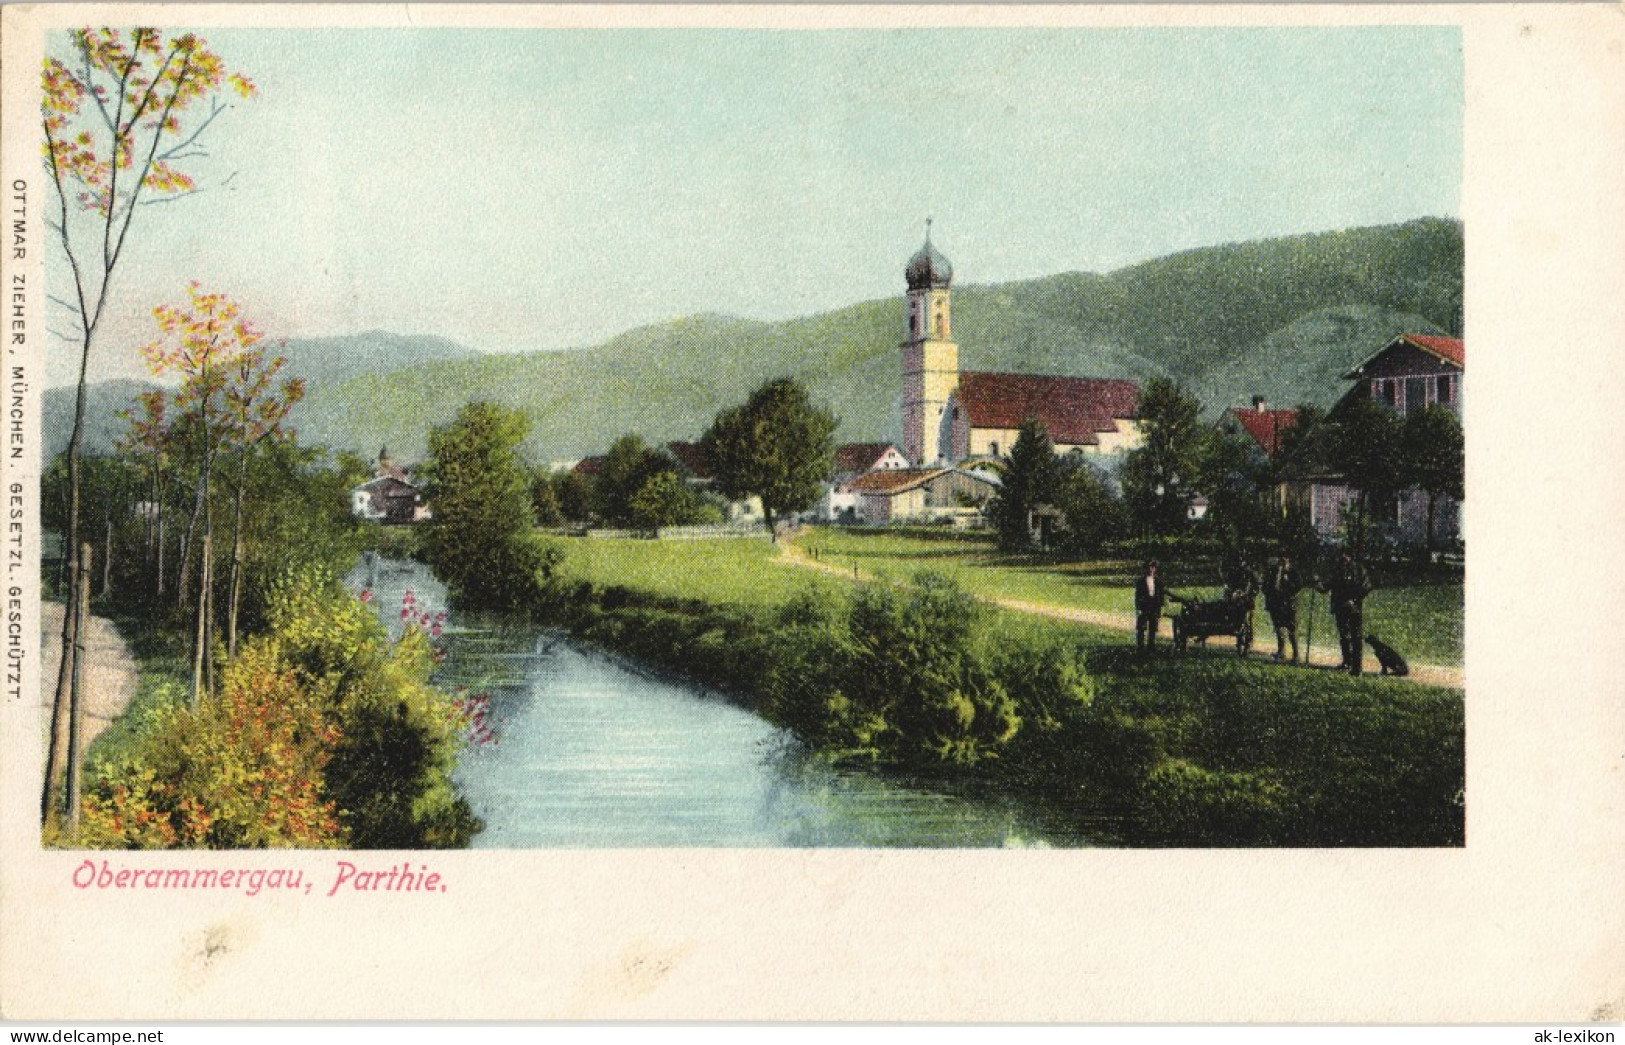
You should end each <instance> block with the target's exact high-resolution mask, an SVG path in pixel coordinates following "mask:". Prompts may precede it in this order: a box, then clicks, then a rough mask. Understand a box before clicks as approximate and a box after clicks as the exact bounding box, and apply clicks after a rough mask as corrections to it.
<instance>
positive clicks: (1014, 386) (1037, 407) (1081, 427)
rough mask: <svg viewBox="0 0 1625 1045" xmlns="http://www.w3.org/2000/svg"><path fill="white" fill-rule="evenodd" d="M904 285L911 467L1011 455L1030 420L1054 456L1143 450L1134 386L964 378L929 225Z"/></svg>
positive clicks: (948, 289) (943, 264)
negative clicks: (1046, 439) (1043, 434)
mask: <svg viewBox="0 0 1625 1045" xmlns="http://www.w3.org/2000/svg"><path fill="white" fill-rule="evenodd" d="M904 278H905V280H906V282H907V284H908V338H907V340H905V341H904V342H903V344H902V350H903V455H904V456H905V457H906V458H908V460H909V462H910V463H911V464H912V465H914V466H915V467H917V468H921V467H928V466H938V467H940V466H943V465H946V464H953V463H959V462H964V461H975V460H982V459H996V458H999V457H1001V456H1004V455H1007V454H1008V453H1009V452H1010V448H1011V447H1012V446H1013V445H1015V441H1016V438H1017V437H1018V435H1019V434H1020V428H1021V425H1022V422H1023V421H1025V420H1026V419H1027V418H1029V417H1032V418H1036V419H1037V420H1039V421H1040V422H1042V423H1043V425H1044V427H1045V429H1046V431H1047V432H1048V433H1049V437H1050V439H1051V441H1052V442H1053V443H1054V444H1055V451H1056V453H1062V454H1064V453H1069V452H1071V451H1073V450H1076V451H1079V452H1081V453H1086V454H1103V455H1104V454H1115V453H1119V452H1122V451H1126V450H1132V449H1133V448H1134V447H1136V446H1138V445H1140V443H1141V441H1142V438H1143V434H1142V432H1141V429H1140V425H1139V420H1138V404H1139V397H1140V388H1139V385H1138V384H1137V383H1135V382H1133V381H1124V380H1117V379H1106V378H1087V377H1049V376H1041V375H1034V374H999V373H986V372H980V371H973V370H966V371H962V370H960V369H959V346H958V345H957V344H955V343H954V340H953V323H952V311H951V310H952V283H953V266H952V265H950V264H949V262H948V259H947V258H945V257H943V256H942V254H941V253H940V252H939V251H937V249H936V248H935V247H933V246H932V245H931V233H930V223H929V222H927V223H926V237H925V245H924V246H923V247H921V248H920V249H919V251H918V252H916V253H915V255H914V256H913V257H912V258H910V259H909V262H908V265H907V267H906V268H905V269H904Z"/></svg>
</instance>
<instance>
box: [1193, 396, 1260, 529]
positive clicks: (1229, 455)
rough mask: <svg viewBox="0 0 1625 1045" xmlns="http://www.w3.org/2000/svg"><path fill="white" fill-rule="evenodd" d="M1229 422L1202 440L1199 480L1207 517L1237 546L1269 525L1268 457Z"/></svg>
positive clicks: (1237, 426) (1232, 422) (1249, 438)
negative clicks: (1267, 508)
mask: <svg viewBox="0 0 1625 1045" xmlns="http://www.w3.org/2000/svg"><path fill="white" fill-rule="evenodd" d="M1229 424H1230V425H1235V427H1234V428H1230V427H1226V428H1222V429H1220V430H1218V431H1215V432H1213V433H1211V434H1210V435H1209V436H1208V438H1207V439H1205V440H1204V441H1203V447H1202V457H1201V460H1200V462H1199V469H1200V471H1199V472H1198V476H1199V478H1198V482H1199V484H1200V486H1201V489H1202V492H1203V493H1204V494H1205V495H1206V496H1207V500H1208V515H1207V517H1208V519H1209V521H1210V522H1211V524H1212V525H1213V526H1215V527H1217V528H1219V529H1220V530H1222V531H1224V533H1225V534H1226V536H1227V537H1228V538H1229V540H1230V541H1231V542H1232V544H1234V545H1235V546H1236V547H1241V546H1242V545H1244V544H1245V543H1246V542H1247V540H1248V539H1249V538H1252V537H1255V536H1258V535H1260V534H1262V533H1263V532H1264V531H1265V529H1266V528H1267V527H1268V524H1269V518H1268V514H1267V511H1266V508H1265V495H1266V494H1267V492H1268V491H1269V488H1270V466H1269V460H1268V459H1267V458H1266V457H1265V456H1264V453H1263V451H1262V450H1260V449H1259V448H1258V444H1257V443H1255V442H1253V440H1252V439H1251V437H1249V436H1248V435H1246V434H1245V433H1243V432H1241V431H1239V430H1238V429H1239V427H1240V426H1239V425H1236V423H1235V422H1234V421H1233V420H1232V421H1230V422H1229Z"/></svg>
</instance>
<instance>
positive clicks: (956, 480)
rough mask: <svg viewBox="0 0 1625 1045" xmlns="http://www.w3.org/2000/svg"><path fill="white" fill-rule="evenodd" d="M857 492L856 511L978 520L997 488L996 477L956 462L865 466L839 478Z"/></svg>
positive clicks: (877, 516)
mask: <svg viewBox="0 0 1625 1045" xmlns="http://www.w3.org/2000/svg"><path fill="white" fill-rule="evenodd" d="M844 489H845V490H846V491H847V492H848V493H849V494H851V495H852V496H854V497H856V498H857V501H858V503H857V517H858V519H859V520H860V521H862V522H865V523H869V524H871V525H881V524H885V523H893V522H939V521H943V520H958V521H964V522H978V521H980V520H981V517H982V510H983V508H984V507H985V506H986V504H987V502H988V501H989V500H991V499H992V498H993V496H994V495H995V494H997V493H998V489H999V484H998V481H997V480H996V479H993V478H992V477H990V476H988V475H987V474H985V473H982V472H971V471H965V470H963V469H959V468H898V469H883V470H880V471H874V472H869V473H867V474H865V475H860V476H858V477H857V478H855V479H853V480H851V481H850V482H847V483H845V484H844Z"/></svg>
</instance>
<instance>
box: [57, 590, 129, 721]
mask: <svg viewBox="0 0 1625 1045" xmlns="http://www.w3.org/2000/svg"><path fill="white" fill-rule="evenodd" d="M40 630H41V632H42V634H41V636H40V640H41V641H40V649H41V652H42V659H41V670H40V687H39V704H40V708H41V714H40V735H41V737H43V738H44V742H45V744H46V745H47V746H48V745H49V744H50V742H51V701H52V700H54V699H55V697H56V672H57V664H58V663H59V662H60V661H61V658H62V605H61V604H60V603H55V602H42V603H41V604H40ZM136 680H137V674H136V665H135V658H134V657H132V656H131V655H130V650H129V647H127V646H126V645H125V644H124V640H123V639H122V638H120V637H119V633H118V632H117V631H116V630H115V629H114V627H113V625H112V622H110V621H108V620H107V619H106V618H105V617H96V616H92V617H91V618H90V628H89V629H88V630H87V631H86V632H85V667H84V675H83V677H82V679H81V683H80V684H81V692H82V693H83V695H84V697H83V699H84V719H83V720H82V721H83V725H82V726H81V730H82V732H81V733H80V743H81V745H82V747H81V750H84V751H88V750H90V742H91V741H93V740H95V739H96V737H97V736H98V735H99V734H100V733H101V731H102V730H104V729H106V728H107V725H108V723H110V722H112V721H113V719H115V718H117V717H118V715H119V712H121V711H123V710H124V706H125V705H126V704H128V703H129V702H130V698H131V697H134V696H135V689H136Z"/></svg>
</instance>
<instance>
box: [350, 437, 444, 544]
mask: <svg viewBox="0 0 1625 1045" xmlns="http://www.w3.org/2000/svg"><path fill="white" fill-rule="evenodd" d="M350 514H351V515H353V516H355V517H356V518H358V519H367V520H369V521H371V522H377V523H382V524H384V525H385V526H401V525H406V524H410V523H415V522H422V521H423V520H425V519H428V518H430V517H431V515H430V512H429V508H428V506H427V505H425V504H424V501H423V491H422V490H420V489H419V488H418V487H417V486H416V485H415V484H414V483H413V482H412V480H411V472H410V471H409V470H408V469H406V468H402V467H400V466H398V465H396V464H395V462H394V461H391V460H390V458H389V448H388V447H383V448H380V449H379V451H378V461H377V463H376V464H375V465H374V466H373V477H372V478H371V479H368V480H367V481H366V482H364V483H361V484H360V485H358V486H355V487H353V488H351V490H350Z"/></svg>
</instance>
